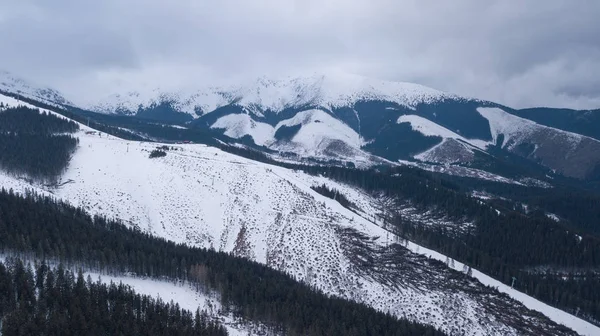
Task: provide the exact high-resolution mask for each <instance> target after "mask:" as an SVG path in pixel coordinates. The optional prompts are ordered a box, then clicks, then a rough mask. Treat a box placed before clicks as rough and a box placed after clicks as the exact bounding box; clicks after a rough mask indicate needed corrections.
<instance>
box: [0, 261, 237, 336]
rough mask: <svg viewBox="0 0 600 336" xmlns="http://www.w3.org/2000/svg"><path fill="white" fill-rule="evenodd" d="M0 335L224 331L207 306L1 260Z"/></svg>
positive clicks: (183, 335)
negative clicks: (183, 306)
mask: <svg viewBox="0 0 600 336" xmlns="http://www.w3.org/2000/svg"><path fill="white" fill-rule="evenodd" d="M0 320H1V323H0V325H1V327H0V332H1V334H2V335H6V336H12V335H181V336H187V335H190V336H191V335H208V336H221V335H223V336H224V335H227V331H226V330H225V328H224V327H223V326H221V325H219V324H217V323H215V322H214V321H212V320H211V319H210V318H209V317H208V314H207V312H206V311H200V310H199V309H198V310H196V312H195V314H193V313H192V312H190V311H187V310H184V309H181V308H180V307H179V305H178V304H177V303H172V302H171V303H168V302H164V301H163V300H162V299H160V298H153V297H151V296H148V295H140V294H136V293H135V291H134V290H132V289H131V288H130V287H129V286H127V285H123V284H115V283H110V284H106V283H102V282H100V280H97V281H96V282H94V281H92V279H91V277H89V276H88V277H87V279H84V276H83V274H82V273H81V272H78V273H77V274H75V273H74V272H72V271H70V270H65V269H64V268H63V266H62V265H59V266H58V268H57V269H53V268H51V267H49V266H48V265H47V264H46V263H44V262H41V263H39V264H37V265H35V266H34V267H33V268H32V266H31V265H25V264H24V263H23V262H22V261H21V260H20V259H8V260H7V261H6V262H4V263H3V262H1V261H0Z"/></svg>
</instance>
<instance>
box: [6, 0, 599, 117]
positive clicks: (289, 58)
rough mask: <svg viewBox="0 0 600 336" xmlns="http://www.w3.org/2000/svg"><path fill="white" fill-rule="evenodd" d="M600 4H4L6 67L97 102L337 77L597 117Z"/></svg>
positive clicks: (89, 0)
mask: <svg viewBox="0 0 600 336" xmlns="http://www.w3.org/2000/svg"><path fill="white" fill-rule="evenodd" d="M599 16H600V1H598V0H577V1H573V0H565V1H562V0H514V1H513V0H452V1H445V0H435V1H434V0H414V1H412V0H410V1H408V0H406V1H405V0H365V1H362V0H298V1H292V0H289V1H288V0H211V1H204V0H171V1H167V0H161V1H159V0H101V1H98V0H52V1H50V0H0V69H4V70H7V71H10V72H12V73H14V74H15V75H19V76H22V77H24V78H27V79H30V80H34V81H36V82H39V83H42V84H47V85H49V86H51V87H55V88H58V89H60V90H62V91H63V92H65V93H67V94H68V95H69V94H70V95H74V94H76V95H85V96H88V97H95V96H97V95H101V94H104V93H105V92H108V91H115V90H121V89H124V88H129V87H132V86H137V85H143V84H145V85H150V86H156V85H161V86H164V87H169V88H176V87H179V86H183V85H193V84H195V83H198V84H204V83H206V82H215V83H220V82H232V81H237V80H241V79H243V78H250V77H255V76H262V75H268V76H285V75H297V74H302V73H314V72H321V71H323V72H326V71H330V70H336V71H344V72H349V73H355V74H360V75H363V76H367V77H375V78H381V79H386V80H395V81H406V82H416V83H420V84H423V85H427V86H430V87H433V88H437V89H441V90H444V91H449V92H452V93H457V94H461V95H466V96H470V97H477V98H482V99H489V100H493V101H496V102H499V103H504V104H507V105H511V106H514V107H528V106H539V105H544V106H556V107H572V108H599V107H600V19H599Z"/></svg>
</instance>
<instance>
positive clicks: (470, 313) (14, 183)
mask: <svg viewBox="0 0 600 336" xmlns="http://www.w3.org/2000/svg"><path fill="white" fill-rule="evenodd" d="M82 129H84V128H82ZM77 136H78V137H79V138H80V147H79V149H78V150H77V152H76V154H75V156H74V158H73V160H72V162H71V164H70V167H69V169H68V171H67V173H66V174H65V176H64V177H63V182H65V184H64V185H62V186H61V187H59V188H56V189H51V190H45V191H44V190H42V189H40V187H36V186H30V185H28V184H27V183H25V182H24V181H18V180H15V179H14V178H12V177H9V176H6V175H4V174H0V183H1V185H2V186H5V187H9V186H10V187H12V188H14V189H15V190H16V191H21V192H22V191H24V189H25V188H31V187H33V188H36V189H37V190H40V191H42V192H45V193H49V192H52V193H53V194H54V195H55V196H56V197H58V198H61V199H64V200H67V201H69V202H70V203H72V204H74V205H79V206H82V207H84V208H86V209H87V210H88V211H90V212H91V213H98V214H104V215H109V216H111V217H114V218H119V219H121V220H122V221H123V222H125V223H127V224H129V225H136V226H139V227H140V228H141V229H142V230H144V231H146V232H150V233H152V234H154V235H157V236H161V237H165V238H167V239H170V240H173V241H176V242H183V243H188V244H191V245H194V246H204V247H213V248H215V249H217V250H221V251H226V252H231V253H233V254H235V255H239V256H243V257H246V258H249V259H251V260H256V261H258V262H261V263H264V264H266V265H268V266H270V267H273V268H275V269H278V270H282V271H285V272H287V273H289V274H291V275H292V276H294V277H295V278H296V279H298V280H299V281H304V282H306V283H308V284H311V285H313V286H315V287H316V288H318V289H320V290H321V291H323V292H325V293H328V294H332V295H337V296H340V297H343V298H346V299H351V300H356V301H358V302H364V303H366V304H368V305H371V306H373V307H375V308H377V309H380V310H382V311H388V312H390V313H392V314H395V315H397V316H406V317H408V318H410V319H414V320H417V321H420V322H423V323H428V324H432V325H435V326H437V327H440V328H442V329H444V330H446V331H448V332H458V330H460V329H464V330H465V331H466V333H467V334H468V335H517V334H519V332H518V331H517V329H516V328H517V327H516V326H515V325H514V324H512V323H510V322H507V321H506V320H505V319H507V317H508V318H509V321H512V320H515V321H518V322H519V323H520V324H526V325H535V326H543V327H544V328H549V329H547V330H554V329H552V328H553V327H552V325H551V324H550V323H549V322H548V321H547V320H544V319H541V318H540V317H538V316H535V315H532V314H531V312H529V311H527V310H523V309H518V308H519V307H518V305H517V306H516V308H515V309H514V310H511V311H509V310H510V309H508V307H514V304H513V303H510V302H508V303H507V302H506V301H505V299H503V298H502V297H500V296H499V295H498V294H497V293H496V292H493V291H491V290H487V291H489V292H487V293H488V294H486V295H483V296H482V295H474V294H472V292H473V291H472V288H479V289H480V290H482V291H486V289H484V288H482V287H480V286H481V285H478V284H477V283H475V282H470V280H468V281H467V280H460V281H457V280H456V279H454V277H453V276H452V275H451V273H449V271H448V270H447V269H445V268H444V267H440V266H439V265H436V264H432V263H431V262H430V261H428V259H426V258H420V257H419V254H423V253H424V252H423V251H426V250H425V249H423V248H420V247H415V248H412V250H413V251H417V249H418V250H419V253H417V254H415V253H410V252H408V251H407V250H405V249H404V248H401V247H397V250H396V248H394V249H392V250H389V249H386V248H385V247H386V246H388V245H389V244H390V243H391V242H394V241H398V240H399V238H398V237H394V236H393V235H391V234H389V233H387V232H386V231H385V230H383V229H382V228H381V227H379V226H378V225H381V223H379V222H378V221H377V220H376V219H375V220H372V219H371V217H372V216H373V217H376V216H375V214H374V212H376V210H375V209H376V207H377V206H376V204H374V203H376V202H377V200H376V199H373V198H370V197H368V195H365V194H364V193H361V191H359V190H355V189H354V188H351V187H348V186H344V185H341V184H339V183H336V182H334V181H331V180H328V179H326V178H324V177H313V176H309V175H306V174H304V173H301V172H295V171H291V170H288V169H284V168H281V167H276V166H270V165H266V164H262V163H258V162H255V161H251V160H247V159H244V158H241V157H237V156H234V155H231V154H228V153H225V152H222V151H220V150H218V149H215V148H212V147H206V146H203V145H178V146H175V148H177V149H176V150H170V151H168V154H167V156H166V157H163V158H157V159H149V158H148V154H149V151H150V150H152V149H153V148H155V146H156V144H151V143H138V142H129V141H124V140H120V139H117V138H114V137H106V136H98V135H87V134H85V133H84V132H83V130H82V131H81V132H80V133H78V134H77ZM322 183H327V184H328V185H331V186H333V187H335V188H336V189H339V190H342V191H343V192H344V193H345V194H348V195H349V197H352V198H353V199H354V200H355V203H357V204H359V207H360V210H356V211H350V210H348V209H346V208H343V207H342V206H341V205H339V203H337V202H335V201H333V200H331V199H328V198H325V197H323V196H321V195H319V194H317V193H315V192H314V191H313V190H312V189H311V186H315V185H320V184H322ZM374 222H375V223H374ZM384 237H385V238H384ZM363 245H366V246H370V249H369V251H371V252H369V253H373V255H372V258H373V259H374V260H375V261H376V262H375V264H374V265H367V266H365V265H363V264H362V263H361V262H360V260H357V258H359V259H360V256H361V255H363V254H364V253H367V252H366V250H364V249H363V248H362V247H361V246H363ZM409 246H413V245H409ZM390 253H392V254H393V260H405V261H406V262H405V263H398V264H395V265H394V264H391V265H390V261H389V260H390V259H389V258H390ZM426 253H430V252H428V251H426ZM437 258H438V256H437V255H436V259H437ZM439 258H442V259H443V258H445V257H443V256H439ZM451 279H454V280H451ZM449 283H451V284H452V285H451V286H449V287H448V286H447V284H449ZM491 302H492V303H493V304H491ZM507 305H508V306H507ZM541 307H542V308H539V309H540V310H542V311H544V312H545V311H546V310H545V309H546V308H545V307H544V305H542V306H541ZM507 311H508V312H507ZM562 314H563V315H561V316H562V317H561V318H563V320H564V321H566V322H565V324H567V325H568V326H570V327H572V328H575V327H577V326H579V325H581V324H582V323H583V322H581V321H580V320H578V319H576V318H574V317H572V316H570V315H568V314H566V313H562ZM590 330H594V331H595V332H598V331H600V330H598V329H590ZM587 334H590V335H591V334H593V333H587Z"/></svg>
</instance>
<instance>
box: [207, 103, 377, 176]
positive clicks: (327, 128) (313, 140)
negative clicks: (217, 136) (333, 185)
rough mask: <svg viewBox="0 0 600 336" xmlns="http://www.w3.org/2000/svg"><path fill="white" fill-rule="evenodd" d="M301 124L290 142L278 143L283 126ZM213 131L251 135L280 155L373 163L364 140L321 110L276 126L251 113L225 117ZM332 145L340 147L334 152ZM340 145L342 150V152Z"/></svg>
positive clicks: (234, 136) (301, 114)
mask: <svg viewBox="0 0 600 336" xmlns="http://www.w3.org/2000/svg"><path fill="white" fill-rule="evenodd" d="M297 125H300V126H301V127H300V130H299V131H298V132H297V133H296V134H295V135H294V136H293V137H292V138H291V139H289V141H277V139H275V133H276V132H277V131H278V130H279V129H280V128H281V127H284V126H287V127H291V126H297ZM211 128H216V129H224V130H225V132H224V134H225V135H226V136H228V137H231V138H234V139H239V138H242V137H243V136H246V135H249V136H251V137H252V139H253V140H254V143H256V144H257V145H261V146H266V147H268V148H270V149H273V150H276V151H281V152H294V153H296V154H298V155H300V156H303V157H316V158H324V159H330V158H332V157H333V156H339V157H341V158H344V159H349V160H352V161H355V162H358V163H359V164H360V163H361V162H364V163H367V165H369V164H371V162H372V160H371V159H370V157H371V155H369V154H368V153H366V152H364V151H363V150H362V149H361V147H362V146H363V144H364V140H363V139H362V138H361V136H360V135H359V134H358V133H357V132H356V131H354V130H353V129H352V128H350V127H349V126H348V125H346V124H345V123H343V122H341V121H340V120H338V119H336V118H334V117H332V116H331V115H329V114H328V113H327V112H324V111H322V110H316V109H315V110H306V111H302V112H299V113H297V114H296V115H294V116H293V117H292V118H290V119H285V120H282V121H281V122H279V123H278V124H277V125H275V126H274V127H273V126H271V125H269V124H267V123H264V122H259V121H255V120H254V119H253V118H252V116H251V115H249V114H230V115H226V116H223V117H221V118H219V119H217V121H216V122H215V123H214V124H213V125H212V126H211ZM331 146H338V147H336V150H331V148H330V147H331ZM340 146H341V147H342V148H341V149H340Z"/></svg>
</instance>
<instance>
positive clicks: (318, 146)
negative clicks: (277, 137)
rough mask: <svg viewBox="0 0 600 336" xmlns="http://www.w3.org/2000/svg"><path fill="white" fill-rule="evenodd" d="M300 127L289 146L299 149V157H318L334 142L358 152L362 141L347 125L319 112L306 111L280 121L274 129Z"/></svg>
mask: <svg viewBox="0 0 600 336" xmlns="http://www.w3.org/2000/svg"><path fill="white" fill-rule="evenodd" d="M296 125H302V127H301V128H300V130H299V131H298V133H297V134H296V135H295V136H294V137H293V138H292V139H291V145H292V146H294V145H297V146H298V147H299V148H300V151H299V154H300V155H312V156H319V154H320V152H321V151H323V150H325V149H326V147H327V146H328V145H329V144H330V143H331V142H332V141H335V140H338V141H341V142H343V143H345V144H347V145H349V146H350V147H351V148H353V149H355V150H360V147H361V146H362V145H363V143H364V141H363V139H361V137H360V135H359V134H358V133H356V131H354V130H353V129H352V128H350V127H349V126H348V125H346V124H344V123H343V122H341V121H340V120H338V119H336V118H334V117H332V116H331V115H329V114H328V113H326V112H324V111H321V110H307V111H302V112H299V113H297V114H296V115H295V116H294V117H292V118H290V119H286V120H283V121H281V122H280V123H278V124H277V126H276V127H275V129H276V130H278V129H279V128H280V127H282V126H288V127H290V126H296Z"/></svg>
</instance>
